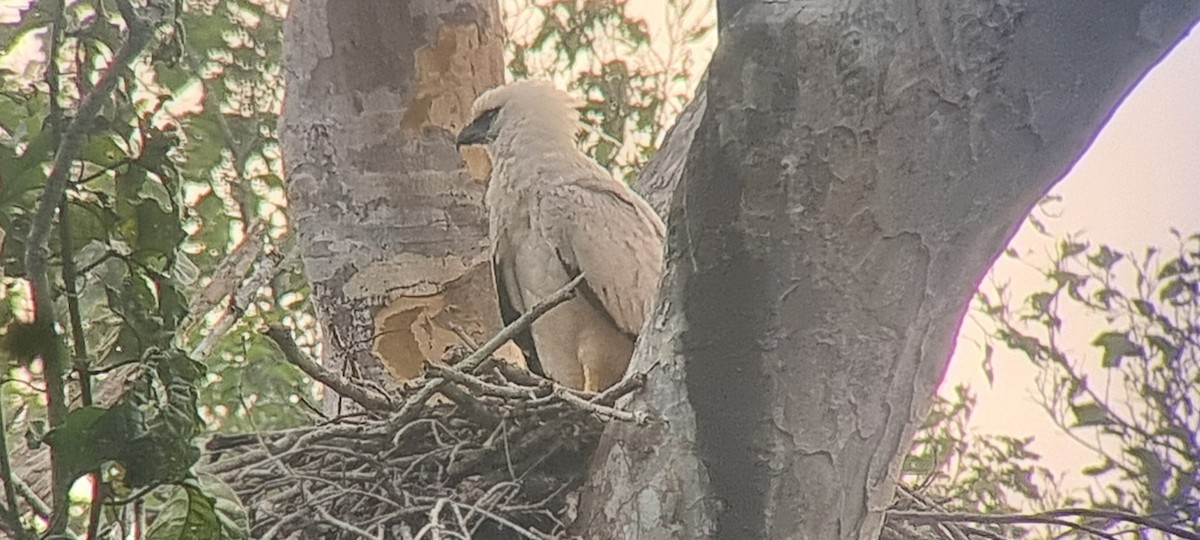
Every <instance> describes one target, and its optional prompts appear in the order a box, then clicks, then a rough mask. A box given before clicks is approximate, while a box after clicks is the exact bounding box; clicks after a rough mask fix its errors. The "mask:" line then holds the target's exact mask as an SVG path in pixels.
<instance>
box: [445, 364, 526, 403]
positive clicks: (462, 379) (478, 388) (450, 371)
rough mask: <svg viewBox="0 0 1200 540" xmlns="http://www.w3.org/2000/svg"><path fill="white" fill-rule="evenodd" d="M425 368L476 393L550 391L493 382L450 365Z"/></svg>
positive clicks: (516, 395)
mask: <svg viewBox="0 0 1200 540" xmlns="http://www.w3.org/2000/svg"><path fill="white" fill-rule="evenodd" d="M425 370H426V371H428V372H429V373H431V374H433V376H435V377H440V378H443V379H446V380H448V381H450V382H453V383H455V384H459V385H462V386H464V387H466V388H467V389H469V390H471V391H473V392H475V393H477V394H483V395H488V396H499V397H506V398H517V399H520V398H531V397H540V396H545V395H547V394H549V393H550V392H549V391H548V390H549V388H538V387H523V386H510V385H503V384H493V383H490V382H487V381H485V380H483V379H480V378H479V377H476V376H474V375H471V374H469V373H463V372H462V371H459V370H457V369H455V368H453V367H450V366H439V365H437V364H427V365H426V366H425Z"/></svg>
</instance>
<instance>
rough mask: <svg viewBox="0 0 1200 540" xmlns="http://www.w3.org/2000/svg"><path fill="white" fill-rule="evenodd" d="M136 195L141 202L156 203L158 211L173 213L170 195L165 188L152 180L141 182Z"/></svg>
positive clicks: (172, 202)
mask: <svg viewBox="0 0 1200 540" xmlns="http://www.w3.org/2000/svg"><path fill="white" fill-rule="evenodd" d="M137 195H138V197H141V198H142V199H143V200H146V201H153V202H155V203H157V204H158V207H159V209H161V210H162V211H163V212H165V213H169V212H173V211H174V201H173V200H172V197H171V193H170V192H168V191H167V188H166V186H164V185H162V184H161V183H159V182H157V181H155V180H154V179H147V180H146V181H145V182H142V185H141V187H140V188H138V191H137Z"/></svg>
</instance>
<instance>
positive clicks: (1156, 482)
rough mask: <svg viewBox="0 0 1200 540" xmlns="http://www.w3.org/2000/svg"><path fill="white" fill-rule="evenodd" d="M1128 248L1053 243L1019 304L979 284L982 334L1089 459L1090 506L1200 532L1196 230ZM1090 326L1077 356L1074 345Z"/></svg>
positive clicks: (1199, 257) (1199, 263) (1199, 241)
mask: <svg viewBox="0 0 1200 540" xmlns="http://www.w3.org/2000/svg"><path fill="white" fill-rule="evenodd" d="M1174 234H1175V237H1176V240H1177V246H1176V247H1175V248H1174V249H1172V250H1171V251H1170V252H1167V253H1163V252H1159V251H1158V250H1157V249H1156V248H1148V249H1146V250H1145V252H1144V253H1142V254H1140V255H1135V254H1132V253H1121V252H1119V251H1118V250H1115V249H1113V248H1111V247H1109V246H1107V245H1103V244H1100V245H1095V246H1092V245H1089V244H1087V243H1084V242H1080V241H1077V240H1074V239H1066V240H1063V241H1062V242H1061V243H1060V244H1059V245H1058V248H1057V251H1056V253H1055V254H1054V256H1053V257H1052V260H1051V261H1050V264H1049V265H1048V267H1046V268H1045V269H1044V270H1043V275H1044V277H1045V287H1044V288H1043V289H1042V290H1037V291H1034V292H1032V293H1030V294H1028V295H1026V297H1025V298H1024V299H1023V300H1022V301H1021V302H1014V301H1013V300H1012V299H1011V298H1009V293H1008V290H1007V288H1006V287H1003V286H1000V287H996V289H995V290H994V291H992V292H991V293H983V292H981V293H979V295H978V300H979V302H980V304H981V306H982V312H983V314H984V315H985V316H986V317H987V319H988V320H990V321H991V322H992V323H993V324H994V326H995V331H994V334H993V339H994V340H995V341H996V342H997V343H999V344H1003V345H1004V346H1005V347H1007V348H1008V349H1011V350H1013V351H1017V352H1020V353H1021V354H1022V355H1024V356H1025V357H1026V358H1027V359H1028V360H1029V361H1030V362H1033V363H1034V365H1035V366H1036V367H1037V368H1038V371H1039V377H1038V386H1039V388H1040V390H1041V392H1040V394H1041V395H1040V396H1039V399H1040V404H1041V406H1042V407H1043V408H1044V409H1045V411H1046V413H1047V414H1048V415H1049V417H1050V418H1051V419H1052V420H1053V421H1054V423H1055V424H1056V425H1058V426H1059V428H1060V429H1062V430H1063V432H1065V433H1066V434H1068V435H1070V436H1071V437H1072V438H1073V439H1074V440H1075V441H1077V442H1078V443H1080V444H1081V445H1083V446H1084V447H1086V448H1088V449H1089V450H1091V452H1092V453H1093V455H1095V456H1096V457H1097V458H1098V460H1099V462H1098V463H1094V464H1091V465H1088V466H1086V467H1084V468H1083V469H1082V471H1081V472H1082V473H1083V474H1085V475H1087V476H1090V477H1093V478H1094V479H1095V480H1096V486H1095V487H1092V488H1089V489H1087V490H1086V492H1085V493H1084V494H1083V495H1082V498H1083V499H1085V500H1086V501H1087V502H1088V504H1089V505H1091V506H1093V507H1096V508H1107V509H1123V510H1134V511H1137V512H1140V513H1143V514H1145V515H1149V516H1155V517H1156V518H1157V519H1159V520H1161V521H1164V522H1168V523H1173V524H1177V525H1179V526H1181V527H1184V528H1187V529H1190V530H1192V531H1197V530H1200V512H1198V511H1197V508H1200V443H1198V442H1197V439H1196V426H1200V410H1198V409H1197V405H1200V294H1198V293H1200V234H1192V235H1189V236H1184V235H1182V234H1180V233H1178V232H1174ZM1094 328H1101V330H1100V331H1098V332H1095V334H1094V335H1093V336H1092V337H1091V338H1090V341H1088V343H1089V344H1090V348H1091V349H1092V350H1093V351H1095V354H1091V355H1084V354H1081V353H1080V352H1078V351H1077V350H1076V348H1075V347H1076V346H1075V345H1073V344H1074V343H1078V342H1079V341H1080V338H1079V337H1078V336H1079V335H1081V334H1082V333H1083V332H1084V331H1085V330H1087V329H1094Z"/></svg>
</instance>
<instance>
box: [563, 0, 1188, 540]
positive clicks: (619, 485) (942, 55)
mask: <svg viewBox="0 0 1200 540" xmlns="http://www.w3.org/2000/svg"><path fill="white" fill-rule="evenodd" d="M736 4H745V5H744V6H742V7H740V9H738V7H739V6H737V5H736ZM720 14H721V16H722V17H724V20H722V23H721V27H722V28H721V34H720V45H719V47H718V49H717V52H716V55H715V57H714V59H713V62H712V65H711V66H710V68H709V72H708V81H707V84H706V88H705V89H704V91H705V93H706V97H707V106H706V107H704V108H703V113H702V114H703V116H702V118H701V120H700V122H699V126H698V127H697V128H696V131H695V133H694V140H693V141H692V142H691V144H690V150H689V151H688V152H687V153H686V158H684V157H682V156H683V154H684V153H683V152H679V151H675V152H671V153H668V154H667V156H666V157H665V159H667V160H671V161H672V162H671V163H658V164H655V165H654V166H653V167H651V168H650V169H649V171H650V174H666V175H667V178H658V179H650V180H646V181H644V183H646V185H670V184H671V182H670V181H669V180H670V178H669V176H670V175H671V174H678V173H679V172H680V171H682V176H683V178H684V179H685V180H684V182H683V184H682V185H681V188H680V189H678V190H676V192H675V195H674V198H673V200H672V204H671V212H670V216H669V217H670V219H669V220H668V226H669V229H670V232H669V239H668V248H667V252H668V253H667V257H668V265H667V272H666V275H665V276H664V280H663V288H662V290H661V292H660V295H659V302H658V305H657V307H656V311H655V314H654V316H653V318H652V320H651V322H650V324H649V325H648V329H647V331H646V332H644V334H643V336H642V339H641V341H640V343H639V345H638V351H637V352H636V353H635V358H634V361H633V362H634V367H635V369H639V370H642V371H648V373H649V382H648V386H647V388H646V389H645V390H644V391H643V392H642V393H641V394H640V395H639V396H637V397H636V398H635V399H634V403H633V406H634V407H635V408H638V409H641V410H646V411H649V412H650V413H652V414H653V415H655V416H657V417H658V418H660V419H661V422H659V423H657V424H655V425H654V426H652V427H651V428H650V429H646V428H640V427H635V426H625V425H615V426H613V427H612V428H610V430H609V432H608V433H607V434H606V436H605V441H604V442H603V443H602V448H601V449H600V451H599V452H598V454H597V456H596V458H595V461H594V463H593V467H592V474H591V476H590V479H589V485H588V491H587V492H586V493H585V496H584V503H583V505H582V508H581V517H580V520H579V521H578V522H577V524H576V525H577V529H578V530H579V532H581V533H582V534H583V536H584V537H585V538H642V539H650V538H704V537H719V538H803V539H812V540H829V539H846V540H851V539H854V540H858V539H873V538H876V537H877V536H878V534H879V530H880V524H881V521H882V518H883V514H884V510H885V509H886V507H887V506H888V504H889V502H890V500H891V497H892V493H893V488H894V480H895V475H896V470H897V467H898V465H899V464H900V463H901V459H902V457H903V453H904V452H905V451H906V450H907V448H908V444H909V441H910V437H911V432H912V430H913V429H914V427H915V426H916V424H917V423H918V420H919V419H920V418H921V417H922V415H923V414H924V413H925V411H926V408H927V405H928V403H929V399H930V397H931V395H932V393H933V391H934V389H935V387H936V385H937V383H938V381H939V380H940V378H941V376H942V373H943V371H944V369H945V366H946V362H947V360H948V359H949V357H950V353H951V348H952V346H953V342H954V336H955V334H956V331H957V329H958V325H959V322H960V320H961V317H962V315H963V314H964V312H965V310H966V307H967V305H968V302H969V300H970V297H971V294H972V292H973V291H974V289H975V287H976V285H977V283H978V281H979V280H980V279H981V277H982V276H983V275H984V274H985V272H986V271H987V270H988V268H989V267H990V265H991V263H992V261H993V260H994V259H995V257H996V256H997V255H998V254H999V253H1000V252H1001V250H1002V249H1003V247H1004V245H1005V243H1006V241H1007V240H1008V238H1009V237H1010V236H1011V234H1012V233H1013V231H1014V230H1015V229H1016V227H1017V226H1018V225H1019V224H1020V223H1021V221H1022V219H1023V218H1024V217H1025V216H1026V214H1027V212H1028V210H1029V209H1030V207H1031V206H1032V205H1033V204H1034V203H1035V202H1036V201H1037V200H1038V198H1039V197H1040V196H1041V195H1042V194H1044V193H1045V192H1046V190H1048V189H1049V188H1050V186H1051V185H1053V184H1054V182H1055V181H1057V180H1058V179H1059V178H1060V177H1062V175H1063V174H1064V173H1065V172H1066V171H1067V169H1068V168H1069V167H1070V166H1071V164H1072V163H1073V162H1074V161H1075V159H1076V158H1077V157H1078V156H1079V155H1080V154H1081V153H1082V152H1083V150H1084V149H1085V148H1086V147H1087V146H1088V144H1089V142H1090V141H1091V139H1092V137H1093V136H1094V135H1095V133H1096V132H1097V130H1098V129H1099V128H1100V126H1101V125H1102V124H1103V123H1104V122H1105V120H1106V119H1107V117H1108V115H1109V114H1110V113H1111V111H1112V110H1113V109H1114V108H1115V107H1116V105H1117V104H1118V103H1119V102H1120V101H1121V98H1122V97H1123V96H1124V95H1125V94H1126V92H1128V91H1129V89H1130V88H1131V87H1132V86H1133V85H1134V84H1135V83H1136V82H1137V80H1138V79H1139V78H1140V77H1141V76H1142V75H1143V74H1144V73H1145V72H1146V71H1147V70H1148V69H1149V68H1150V67H1151V66H1153V65H1154V64H1155V63H1156V61H1157V60H1158V59H1159V58H1160V57H1161V56H1162V55H1163V54H1164V53H1165V52H1166V51H1168V50H1169V49H1170V48H1171V47H1172V46H1173V45H1174V44H1175V43H1176V42H1177V41H1178V40H1179V39H1180V38H1181V37H1182V35H1183V34H1184V32H1185V31H1186V30H1187V28H1188V27H1190V26H1191V25H1192V24H1193V23H1194V22H1195V21H1196V20H1197V17H1198V16H1200V3H1198V2H1196V1H1189V2H1180V1H1175V0H1157V1H1146V0H1121V1H1116V0H1112V1H1102V2H1096V1H1093V0H1070V1H1055V2H1038V3H1036V4H1030V5H1026V3H1025V2H961V1H958V0H940V1H936V0H935V1H928V2H899V3H898V2H891V1H885V0H878V1H866V0H864V1H856V2H819V1H813V2H770V3H767V2H763V3H750V2H740V3H734V2H730V3H723V4H722V5H721V13H720ZM731 14H732V15H731ZM689 131H690V130H688V129H678V130H676V131H675V133H673V134H672V135H673V137H675V138H682V139H686V138H687V137H689ZM682 144H684V145H687V143H686V141H685V142H683V143H682ZM685 159H686V161H685V162H683V163H679V161H681V160H685ZM672 171H674V172H672Z"/></svg>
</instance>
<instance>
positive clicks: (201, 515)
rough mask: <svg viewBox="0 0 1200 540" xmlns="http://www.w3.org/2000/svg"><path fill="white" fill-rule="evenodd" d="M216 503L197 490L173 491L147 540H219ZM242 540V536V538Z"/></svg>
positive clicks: (191, 487) (219, 525)
mask: <svg viewBox="0 0 1200 540" xmlns="http://www.w3.org/2000/svg"><path fill="white" fill-rule="evenodd" d="M221 529H222V528H221V522H220V520H219V519H218V518H217V511H216V499H214V498H212V497H210V496H208V495H206V494H205V493H204V492H203V491H201V490H200V488H199V487H197V486H193V485H190V484H185V485H183V486H182V487H178V488H176V490H175V492H174V493H173V494H172V495H171V497H170V498H169V499H167V502H166V504H165V505H164V506H163V509H162V512H161V513H159V515H158V518H157V519H155V520H154V523H153V524H152V525H151V526H150V530H149V531H148V532H147V534H146V538H147V539H148V540H222V538H223V535H222V534H221V532H222V530H221ZM242 538H244V536H242Z"/></svg>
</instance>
